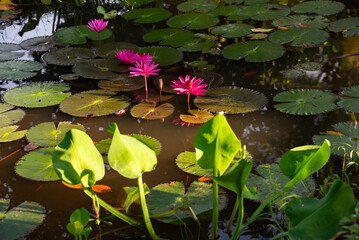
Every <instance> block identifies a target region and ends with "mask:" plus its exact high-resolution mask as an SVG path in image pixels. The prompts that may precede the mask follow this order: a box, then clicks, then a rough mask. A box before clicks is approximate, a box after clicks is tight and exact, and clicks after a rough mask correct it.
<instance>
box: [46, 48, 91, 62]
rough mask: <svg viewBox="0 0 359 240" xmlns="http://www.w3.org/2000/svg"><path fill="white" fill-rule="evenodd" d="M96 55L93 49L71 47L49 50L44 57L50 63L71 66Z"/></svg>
mask: <svg viewBox="0 0 359 240" xmlns="http://www.w3.org/2000/svg"><path fill="white" fill-rule="evenodd" d="M95 57H96V55H95V53H94V51H93V50H92V49H88V48H72V47H69V48H60V49H58V50H55V51H51V52H47V53H45V54H44V55H43V57H42V58H43V59H44V61H45V62H47V63H50V64H54V65H60V66H69V65H75V64H78V63H80V62H83V61H85V60H88V59H91V58H95Z"/></svg>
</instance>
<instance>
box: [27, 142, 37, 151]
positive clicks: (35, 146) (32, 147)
mask: <svg viewBox="0 0 359 240" xmlns="http://www.w3.org/2000/svg"><path fill="white" fill-rule="evenodd" d="M38 147H39V146H38V145H37V144H36V143H32V142H31V143H29V144H27V145H26V146H25V147H24V151H25V152H29V151H32V150H35V149H36V148H38Z"/></svg>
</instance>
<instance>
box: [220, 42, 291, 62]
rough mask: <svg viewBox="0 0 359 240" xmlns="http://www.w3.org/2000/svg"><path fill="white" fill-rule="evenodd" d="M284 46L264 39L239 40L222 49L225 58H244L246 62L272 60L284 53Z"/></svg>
mask: <svg viewBox="0 0 359 240" xmlns="http://www.w3.org/2000/svg"><path fill="white" fill-rule="evenodd" d="M284 52H285V50H284V48H283V47H282V46H281V45H280V44H277V43H271V42H266V41H251V42H240V43H234V44H231V45H228V46H226V47H225V48H223V50H222V55H223V56H224V57H225V58H229V59H232V60H239V59H241V58H244V57H245V58H246V62H265V61H272V60H274V59H277V58H279V57H281V56H282V55H283V54H284Z"/></svg>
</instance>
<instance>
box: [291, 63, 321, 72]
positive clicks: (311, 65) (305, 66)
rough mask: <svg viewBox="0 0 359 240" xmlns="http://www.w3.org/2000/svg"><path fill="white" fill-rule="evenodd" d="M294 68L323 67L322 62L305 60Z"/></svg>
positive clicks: (315, 68) (317, 68) (303, 69)
mask: <svg viewBox="0 0 359 240" xmlns="http://www.w3.org/2000/svg"><path fill="white" fill-rule="evenodd" d="M294 68H295V69H297V70H301V71H318V70H320V69H321V68H322V64H321V63H317V62H303V63H298V64H296V65H295V66H294Z"/></svg>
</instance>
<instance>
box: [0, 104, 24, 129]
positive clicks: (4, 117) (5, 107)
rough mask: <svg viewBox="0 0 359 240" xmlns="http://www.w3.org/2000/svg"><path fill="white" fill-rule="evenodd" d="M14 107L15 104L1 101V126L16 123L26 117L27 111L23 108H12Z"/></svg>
mask: <svg viewBox="0 0 359 240" xmlns="http://www.w3.org/2000/svg"><path fill="white" fill-rule="evenodd" d="M13 108H14V106H12V105H10V104H6V103H4V104H2V103H0V128H2V127H6V126H8V125H12V124H15V123H17V122H19V121H21V120H22V119H23V118H24V116H25V112H24V111H23V110H21V109H16V110H12V109H13ZM10 110H11V111H10Z"/></svg>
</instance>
